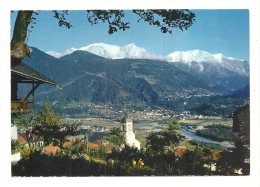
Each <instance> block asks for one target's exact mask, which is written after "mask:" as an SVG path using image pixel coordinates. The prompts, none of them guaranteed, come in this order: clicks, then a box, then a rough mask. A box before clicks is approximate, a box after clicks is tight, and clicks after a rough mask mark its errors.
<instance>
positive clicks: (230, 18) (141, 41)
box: [10, 9, 249, 60]
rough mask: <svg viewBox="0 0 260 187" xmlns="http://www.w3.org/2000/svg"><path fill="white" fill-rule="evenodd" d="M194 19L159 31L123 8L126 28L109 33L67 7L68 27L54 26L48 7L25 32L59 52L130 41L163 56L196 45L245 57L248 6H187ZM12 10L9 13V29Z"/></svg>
mask: <svg viewBox="0 0 260 187" xmlns="http://www.w3.org/2000/svg"><path fill="white" fill-rule="evenodd" d="M191 11H193V12H194V13H195V14H196V21H195V22H194V24H193V25H192V26H191V27H190V28H189V29H188V30H184V31H181V30H179V29H173V32H172V34H162V33H161V32H160V30H159V28H158V27H155V26H149V25H148V24H147V23H145V22H139V23H137V19H138V17H137V16H136V15H134V14H133V13H131V11H126V17H125V19H124V20H125V21H129V22H130V29H128V30H126V31H118V32H116V33H114V34H112V35H109V34H108V32H107V30H108V25H107V23H102V22H100V23H99V24H97V25H94V26H91V25H90V24H89V23H88V22H87V19H86V12H85V11H75V10H74V11H69V16H67V20H68V21H69V22H70V23H71V24H72V25H73V27H72V28H71V29H66V28H62V27H59V26H58V23H57V20H56V19H54V18H53V17H52V16H53V13H52V12H51V11H39V15H38V16H37V15H36V16H35V17H36V19H37V20H36V24H35V25H34V28H33V29H32V33H31V35H30V36H29V40H28V45H29V46H33V47H37V48H38V49H40V50H42V51H44V52H47V51H55V52H59V53H63V52H64V51H65V50H66V49H69V48H71V47H74V48H80V47H83V46H87V45H89V44H92V43H100V42H102V43H106V44H111V45H117V46H121V47H123V46H125V45H127V44H130V43H134V44H135V45H137V46H138V47H143V48H145V49H146V50H147V51H150V52H153V53H155V54H158V55H163V56H166V55H168V54H170V53H172V52H174V51H187V50H194V49H200V50H204V51H207V52H209V53H212V54H216V53H222V54H223V55H225V56H228V57H234V58H238V59H243V60H249V10H247V9H240V10H238V9H227V10H210V9H191ZM15 18H16V13H11V33H10V37H12V28H13V25H14V21H15Z"/></svg>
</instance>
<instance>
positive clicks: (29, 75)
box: [11, 62, 58, 86]
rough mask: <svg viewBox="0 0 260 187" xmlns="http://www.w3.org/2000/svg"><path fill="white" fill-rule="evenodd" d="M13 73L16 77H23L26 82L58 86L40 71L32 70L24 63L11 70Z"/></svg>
mask: <svg viewBox="0 0 260 187" xmlns="http://www.w3.org/2000/svg"><path fill="white" fill-rule="evenodd" d="M11 73H12V74H14V75H18V76H20V77H22V78H23V79H25V80H33V81H35V82H38V83H40V84H43V83H47V84H51V85H54V86H58V84H57V83H56V82H54V81H52V80H51V79H49V78H47V77H46V76H44V75H42V74H41V73H39V72H38V71H36V70H34V69H32V68H31V67H29V66H27V65H26V64H24V63H23V62H21V63H20V64H19V65H17V66H14V67H12V68H11Z"/></svg>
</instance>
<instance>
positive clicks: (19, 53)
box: [11, 11, 33, 67]
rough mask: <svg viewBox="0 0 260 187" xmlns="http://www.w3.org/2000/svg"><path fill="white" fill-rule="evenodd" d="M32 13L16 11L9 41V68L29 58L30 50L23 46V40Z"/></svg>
mask: <svg viewBox="0 0 260 187" xmlns="http://www.w3.org/2000/svg"><path fill="white" fill-rule="evenodd" d="M32 13H33V11H18V14H17V17H16V21H15V25H14V31H13V38H12V41H11V67H13V66H16V65H18V64H19V63H21V62H22V60H23V59H24V58H25V57H26V56H30V48H29V47H28V46H27V45H26V44H25V39H26V36H27V32H28V26H29V24H30V22H31V17H32Z"/></svg>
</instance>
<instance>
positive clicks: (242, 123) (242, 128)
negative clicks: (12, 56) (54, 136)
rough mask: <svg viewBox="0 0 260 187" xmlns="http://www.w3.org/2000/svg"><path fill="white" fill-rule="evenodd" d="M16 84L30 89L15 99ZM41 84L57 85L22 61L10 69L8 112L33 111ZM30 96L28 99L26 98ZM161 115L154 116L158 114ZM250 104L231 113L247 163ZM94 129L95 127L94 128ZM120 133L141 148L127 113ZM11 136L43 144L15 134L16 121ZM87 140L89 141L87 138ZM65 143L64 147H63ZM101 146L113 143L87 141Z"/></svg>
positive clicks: (179, 150)
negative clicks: (36, 93) (27, 86)
mask: <svg viewBox="0 0 260 187" xmlns="http://www.w3.org/2000/svg"><path fill="white" fill-rule="evenodd" d="M18 84H30V85H31V86H32V87H31V90H30V91H29V92H28V94H26V95H25V96H24V97H23V98H18ZM41 84H51V85H54V86H58V84H57V83H55V82H54V81H52V80H50V79H49V78H47V77H45V76H44V75H42V74H40V73H39V72H37V71H36V70H34V69H32V68H30V67H29V66H27V65H26V64H24V63H20V64H18V65H16V66H13V67H12V68H11V115H13V116H15V115H19V114H20V113H21V112H26V111H33V110H34V91H35V90H36V89H37V88H38V87H39V86H40V85H41ZM29 98H30V100H29ZM149 115H151V116H153V115H155V114H154V113H152V114H149ZM158 116H160V115H156V117H158ZM249 116H250V106H249V104H247V105H245V106H244V107H242V108H240V109H238V110H236V111H235V112H234V113H233V132H234V133H236V134H237V135H238V136H239V137H240V138H241V141H242V144H243V152H242V153H241V154H244V155H245V158H246V160H245V162H247V163H249V162H250V118H249ZM81 128H91V127H81ZM94 128H95V127H94ZM120 129H121V132H122V133H124V134H125V136H126V143H127V144H128V145H130V146H135V147H136V148H138V149H140V148H141V143H140V142H139V141H138V140H137V139H136V138H135V133H134V130H133V121H132V120H131V118H130V117H129V116H127V115H125V116H124V117H123V119H122V120H121V123H120ZM92 130H95V129H92ZM96 130H97V131H108V129H107V128H102V129H99V128H96ZM76 138H79V139H83V140H84V139H86V138H87V137H86V136H84V135H83V136H82V137H71V141H70V142H73V141H74V140H75V139H76ZM11 139H12V140H17V141H18V142H19V144H20V146H21V147H25V146H29V144H30V145H32V146H35V147H37V146H38V147H43V146H44V140H43V139H42V138H41V137H38V136H36V135H35V134H31V133H25V132H21V133H17V127H16V125H15V124H11ZM70 142H68V143H66V144H69V143H70ZM87 142H88V141H87ZM66 144H65V146H66ZM100 145H104V146H105V147H106V148H107V150H108V152H109V151H111V149H112V147H113V144H112V143H109V142H107V141H105V140H103V139H102V138H101V139H98V140H95V141H94V142H88V146H89V147H90V148H93V149H95V148H98V147H99V146H100ZM57 150H58V147H57V146H53V145H49V146H47V147H44V148H43V152H44V153H53V154H55V153H56V151H57ZM185 150H186V148H185V147H179V148H177V149H176V153H177V154H178V155H180V156H181V155H182V154H183V152H184V151H185ZM11 159H12V162H13V163H15V162H17V161H19V160H20V153H19V152H17V153H14V154H12V158H11Z"/></svg>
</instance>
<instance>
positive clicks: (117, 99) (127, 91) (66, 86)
mask: <svg viewBox="0 0 260 187" xmlns="http://www.w3.org/2000/svg"><path fill="white" fill-rule="evenodd" d="M32 56H33V58H26V59H25V60H24V62H25V63H26V64H28V65H29V66H31V67H32V68H34V69H36V70H37V71H39V72H41V73H42V74H44V75H46V76H48V77H49V78H51V79H53V80H54V81H55V82H57V83H58V84H59V87H61V88H62V90H60V89H57V88H54V87H53V86H48V85H42V86H40V87H39V88H38V89H37V91H36V94H35V99H36V100H37V101H42V100H45V98H46V97H48V98H49V99H50V100H51V101H57V102H58V103H60V104H62V105H64V104H70V103H73V102H85V103H94V104H109V105H113V106H118V107H122V106H123V105H125V104H126V103H127V104H130V105H136V104H137V103H143V104H144V105H157V106H164V105H169V106H170V105H171V106H175V104H174V102H175V101H176V99H177V98H178V97H184V96H185V95H187V94H189V95H193V94H201V95H202V94H208V95H210V94H214V90H213V88H212V87H210V86H209V85H208V84H207V83H205V82H204V81H203V80H200V79H198V78H197V77H195V76H194V75H191V74H190V73H187V72H184V71H182V70H180V69H178V68H176V67H175V65H172V64H169V63H167V62H163V61H156V60H145V59H117V60H113V59H106V58H103V57H100V56H97V55H94V54H91V53H89V52H87V51H75V52H73V53H71V54H69V55H65V56H63V57H61V58H59V59H57V58H54V57H51V56H50V55H47V54H45V53H43V52H41V51H40V50H38V49H36V48H33V52H32ZM175 107H178V106H177V105H176V106H175Z"/></svg>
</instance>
